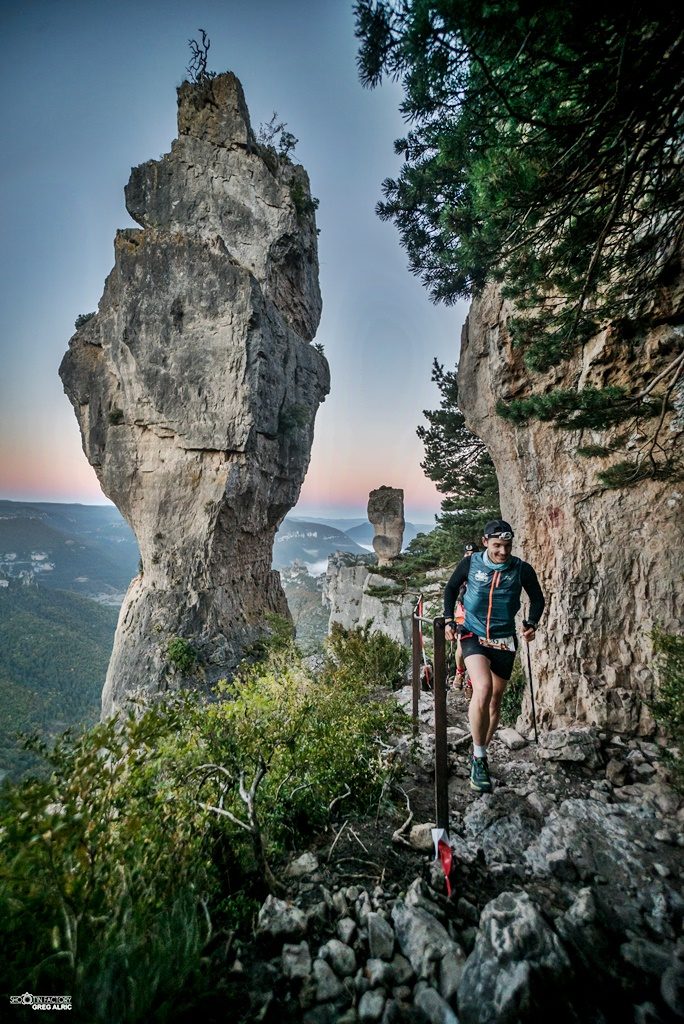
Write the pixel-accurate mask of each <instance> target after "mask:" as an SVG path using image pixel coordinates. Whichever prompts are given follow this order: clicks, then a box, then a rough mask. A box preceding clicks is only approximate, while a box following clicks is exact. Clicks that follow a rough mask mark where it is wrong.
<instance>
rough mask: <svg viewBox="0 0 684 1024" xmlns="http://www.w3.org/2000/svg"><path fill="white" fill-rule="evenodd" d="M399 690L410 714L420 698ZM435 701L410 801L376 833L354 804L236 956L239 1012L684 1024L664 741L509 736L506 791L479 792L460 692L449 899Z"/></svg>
mask: <svg viewBox="0 0 684 1024" xmlns="http://www.w3.org/2000/svg"><path fill="white" fill-rule="evenodd" d="M386 696H387V697H388V699H389V698H390V696H392V695H390V694H389V693H388V694H386ZM393 696H394V697H396V698H397V699H398V700H399V701H400V703H403V704H404V705H409V706H410V697H411V694H410V688H409V687H407V688H405V689H404V690H400V691H398V692H397V693H395V694H394V695H393ZM431 705H432V697H431V695H430V694H423V695H422V696H421V707H420V720H421V724H420V734H419V738H418V741H417V743H416V744H415V745H414V744H412V742H411V738H410V737H409V736H404V737H402V738H401V739H399V740H398V742H397V745H396V747H395V749H394V751H393V753H392V755H391V756H394V757H400V758H401V759H402V760H403V761H404V762H405V766H406V772H405V775H404V778H403V780H402V783H401V791H397V792H395V793H394V794H393V795H392V796H393V799H390V795H389V794H387V795H386V797H387V798H386V799H382V800H381V801H380V804H379V805H378V808H377V810H376V813H375V815H374V816H369V817H368V818H366V819H364V820H351V819H349V818H346V817H345V815H344V811H343V806H344V803H343V801H342V802H340V804H339V808H338V814H337V820H336V822H335V825H334V827H333V828H332V829H331V830H330V832H329V833H328V834H327V835H324V836H322V837H321V838H320V841H319V843H318V845H317V846H316V847H315V848H314V849H312V850H309V851H306V852H304V853H303V854H301V855H300V856H299V857H298V858H296V859H294V860H293V861H292V862H291V863H290V864H289V865H288V867H287V868H286V870H285V874H284V878H283V882H284V884H285V886H286V891H285V892H283V893H282V894H281V895H282V896H283V898H278V897H274V896H269V897H268V898H267V899H266V901H265V903H264V904H263V906H262V907H261V909H260V911H259V914H258V919H257V922H256V932H255V939H254V941H253V942H250V943H243V944H242V945H241V944H239V943H236V945H235V947H234V948H233V949H232V951H231V954H230V958H229V960H230V971H229V975H228V988H229V991H230V998H231V1004H232V1005H233V1006H234V1008H235V1013H236V1017H235V1018H234V1019H239V1018H238V1016H237V1014H239V1013H242V1014H243V1017H242V1019H243V1020H245V1021H303V1022H305V1024H335V1022H339V1024H356V1022H359V1024H371V1022H375V1021H378V1022H382V1024H392V1022H404V1021H405V1022H415V1024H426V1022H431V1024H449V1022H452V1024H453V1022H454V1021H459V1020H460V1021H462V1022H464V1024H489V1022H491V1024H494V1022H496V1024H500V1022H511V1024H513V1022H517V1021H520V1022H524V1021H537V1020H539V1021H542V1020H544V1021H546V1020H548V1019H549V1017H552V1019H553V1021H554V1024H558V1022H566V1021H567V1022H573V1024H575V1022H577V1024H579V1022H583V1024H584V1022H596V1024H602V1022H611V1021H634V1022H635V1024H659V1022H664V1024H667V1022H671V1021H676V1020H681V1019H684V935H683V933H682V918H683V915H684V898H683V894H682V888H681V881H682V869H683V867H684V830H683V829H682V823H683V821H684V801H682V800H681V799H680V797H679V795H678V794H677V792H676V791H675V789H674V788H673V787H672V786H671V785H670V784H669V781H668V778H669V777H668V772H667V769H666V767H665V765H664V763H663V760H662V754H663V748H662V747H661V745H660V744H658V743H654V742H650V741H646V740H642V739H623V738H621V737H619V736H617V735H615V736H609V735H608V734H607V733H603V732H599V731H598V730H596V729H590V728H577V729H564V730H556V731H553V732H549V733H545V734H540V737H539V740H540V742H539V745H538V746H537V745H536V744H535V743H534V742H532V743H530V742H528V741H527V740H526V739H525V738H524V737H522V736H520V735H519V734H518V733H516V732H515V731H514V730H512V729H501V730H499V732H498V733H497V735H496V738H495V740H494V741H493V743H492V745H491V747H490V765H491V769H492V777H493V781H494V786H495V788H494V792H493V793H492V794H487V795H484V796H478V794H476V793H475V792H473V791H472V790H471V789H470V787H469V783H468V754H469V749H470V747H469V742H468V738H467V736H468V733H467V705H466V703H465V700H464V698H463V696H462V694H461V693H460V692H459V691H450V693H449V695H448V708H449V715H448V722H449V733H448V739H449V749H450V782H449V794H450V817H451V833H450V835H451V841H452V846H453V854H454V867H453V872H452V885H453V892H452V896H451V898H450V899H448V898H447V896H446V887H445V880H444V875H443V873H442V870H441V867H440V866H439V865H438V864H437V863H436V862H435V861H434V859H433V856H434V854H433V852H432V841H431V837H430V826H431V824H432V821H433V817H434V776H433V772H432V762H433V757H432V748H433V742H432V735H431V729H432V720H431V719H432V715H431V711H432V708H431ZM406 801H408V803H409V804H410V809H411V812H412V815H413V816H412V818H411V820H410V822H408V824H407V819H408V812H407V805H406ZM402 826H404V827H403V831H402V832H401V836H399V837H397V836H396V835H395V838H394V841H393V834H395V833H397V831H398V830H402ZM402 838H403V841H402Z"/></svg>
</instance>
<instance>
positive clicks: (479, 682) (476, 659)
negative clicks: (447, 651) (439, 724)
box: [465, 654, 493, 747]
mask: <svg viewBox="0 0 684 1024" xmlns="http://www.w3.org/2000/svg"><path fill="white" fill-rule="evenodd" d="M465 663H466V668H467V669H468V675H469V676H470V682H471V684H472V687H473V696H472V697H471V700H470V704H469V705H468V720H469V722H470V734H471V736H472V737H473V743H475V744H476V745H477V746H478V747H485V746H486V745H487V735H488V732H489V720H490V710H489V708H490V702H491V699H492V693H493V684H492V670H491V666H490V664H489V659H488V658H485V657H484V655H482V654H469V655H468V657H467V658H466V660H465Z"/></svg>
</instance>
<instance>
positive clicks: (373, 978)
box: [364, 957, 395, 988]
mask: <svg viewBox="0 0 684 1024" xmlns="http://www.w3.org/2000/svg"><path fill="white" fill-rule="evenodd" d="M364 974H365V976H366V978H368V981H369V983H370V986H371V988H377V987H378V985H392V984H393V982H394V981H395V976H394V973H393V971H392V966H391V964H388V963H387V961H386V960H378V959H376V958H375V957H371V958H370V960H367V961H366V966H365V968H364Z"/></svg>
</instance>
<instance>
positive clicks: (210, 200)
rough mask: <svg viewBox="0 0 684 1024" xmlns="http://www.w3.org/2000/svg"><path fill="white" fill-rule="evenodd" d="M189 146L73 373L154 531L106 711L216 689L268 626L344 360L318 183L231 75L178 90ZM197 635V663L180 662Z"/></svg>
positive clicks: (109, 483) (92, 432)
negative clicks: (321, 251)
mask: <svg viewBox="0 0 684 1024" xmlns="http://www.w3.org/2000/svg"><path fill="white" fill-rule="evenodd" d="M178 130H179V137H178V138H177V139H175V140H174V142H173V143H172V146H171V152H170V153H168V154H166V155H164V156H163V157H162V158H161V159H160V160H152V161H149V162H148V163H145V164H143V165H141V166H140V167H137V168H134V169H133V171H132V173H131V178H130V181H129V183H128V186H127V188H126V205H127V208H128V211H129V212H130V214H131V216H132V217H133V218H134V219H135V220H136V221H137V222H138V223H139V224H140V225H141V227H140V229H126V230H122V231H119V232H118V233H117V237H116V241H115V266H114V269H113V270H112V272H111V274H110V275H109V277H108V278H107V281H106V283H105V289H104V294H103V296H102V299H101V301H100V305H99V308H98V311H97V313H96V314H95V315H94V316H93V317H91V318H90V319H89V320H88V321H87V322H86V323H84V324H83V325H82V326H81V327H80V329H79V330H77V332H76V334H75V335H74V336H73V337H72V338H71V340H70V342H69V350H68V352H67V353H66V355H65V357H64V359H63V361H62V365H61V366H60V376H61V378H62V381H63V384H64V388H65V391H66V393H67V395H68V396H69V399H70V400H71V403H72V405H73V407H74V411H75V413H76V416H77V418H78V421H79V425H80V428H81V437H82V443H83V449H84V452H85V454H86V456H87V457H88V460H89V462H90V463H91V465H92V466H93V467H94V468H95V471H96V473H97V475H98V478H99V480H100V483H101V486H102V489H103V491H104V492H105V494H106V495H107V496H108V497H109V498H111V500H112V501H113V502H114V503H115V504H116V505H117V507H118V508H119V509H120V510H121V512H122V513H123V515H124V516H125V518H126V520H127V521H128V522H129V524H130V525H131V527H132V528H133V530H134V531H135V534H136V537H137V540H138V544H139V546H140V551H141V555H142V563H143V572H142V573H141V574H140V575H138V576H136V577H135V579H134V580H133V581H132V583H131V585H130V588H129V590H128V593H127V595H126V599H125V600H124V603H123V606H122V608H121V614H120V617H119V624H118V629H117V634H116V639H115V642H114V650H113V653H112V658H111V662H110V665H109V671H108V674H107V680H106V683H105V688H104V693H103V701H102V713H103V717H106V716H107V715H109V714H111V713H112V712H113V711H115V710H116V709H117V708H118V707H119V706H121V705H122V704H123V703H124V701H125V699H126V698H127V697H128V696H129V695H130V694H131V693H132V692H135V691H139V690H142V691H147V692H151V693H157V692H160V691H163V690H165V689H167V688H168V687H169V686H171V685H176V684H178V683H180V682H182V683H184V684H188V683H190V684H191V685H200V684H201V685H208V684H210V683H212V682H213V681H215V680H216V679H217V678H219V677H220V676H222V675H225V674H226V672H227V671H230V669H231V668H232V667H234V666H235V664H236V662H237V661H238V659H239V657H240V656H241V653H242V651H243V649H244V647H245V645H246V644H248V643H250V642H251V641H253V640H254V639H255V638H256V636H257V635H258V634H259V632H260V631H261V630H262V628H263V625H264V616H265V615H266V613H268V612H278V613H281V614H287V604H286V601H285V597H284V595H283V592H282V589H281V586H280V581H279V577H278V574H277V573H274V572H272V571H271V552H272V546H273V537H274V534H275V531H276V529H277V527H278V525H279V523H280V522H281V521H282V519H283V517H284V516H285V514H286V512H287V511H288V510H289V509H290V508H291V507H292V506H293V505H294V504H295V502H296V500H297V497H298V494H299V490H300V487H301V484H302V481H303V479H304V475H305V473H306V469H307V466H308V463H309V456H310V450H311V443H312V439H313V430H314V418H315V415H316V411H317V409H318V406H319V404H320V402H321V401H323V399H324V397H325V395H326V394H327V393H328V390H329V374H328V366H327V363H326V360H325V359H324V357H323V356H322V355H321V354H320V353H319V352H318V351H317V350H316V349H315V348H314V347H313V346H311V345H310V344H309V342H310V341H311V339H312V338H313V337H314V334H315V331H316V328H317V325H318V322H319V319H320V313H321V297H320V292H319V287H318V258H317V235H316V226H315V219H314V204H313V203H312V200H311V196H310V191H309V182H308V177H307V175H306V173H305V171H304V169H303V168H302V167H300V166H296V165H293V164H292V163H291V162H290V161H289V160H288V159H286V158H279V157H278V156H277V155H276V153H275V151H274V150H271V149H267V148H265V147H263V146H260V145H258V144H257V143H256V141H255V138H254V135H253V133H252V129H251V127H250V122H249V114H248V111H247V107H246V104H245V99H244V95H243V92H242V87H241V85H240V83H239V81H238V80H237V79H236V78H235V76H234V75H232V74H224V75H220V76H218V77H217V78H215V79H214V80H213V81H211V82H209V83H206V84H205V85H191V84H190V83H188V82H185V83H183V85H182V86H181V87H180V88H179V90H178ZM174 637H180V638H182V639H184V640H186V641H188V643H189V644H190V645H191V646H190V647H189V648H187V647H186V648H185V653H186V654H187V655H188V658H189V661H190V662H193V665H192V666H190V665H189V662H188V659H187V658H186V660H185V667H182V666H181V664H180V662H181V661H182V659H179V658H178V657H177V658H176V659H175V666H174V664H172V663H170V661H169V656H168V644H169V641H170V640H171V639H172V638H174Z"/></svg>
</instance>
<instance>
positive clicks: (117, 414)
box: [109, 408, 124, 427]
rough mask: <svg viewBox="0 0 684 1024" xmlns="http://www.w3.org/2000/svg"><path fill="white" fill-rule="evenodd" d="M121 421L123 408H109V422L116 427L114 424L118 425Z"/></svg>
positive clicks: (122, 419)
mask: <svg viewBox="0 0 684 1024" xmlns="http://www.w3.org/2000/svg"><path fill="white" fill-rule="evenodd" d="M123 421H124V413H123V409H117V408H113V409H110V410H109V422H110V423H111V424H112V425H113V426H115V427H116V426H118V425H119V424H120V423H123Z"/></svg>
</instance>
